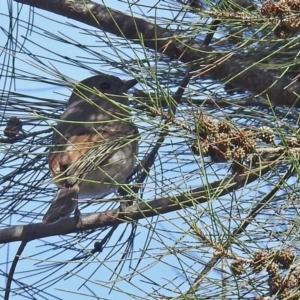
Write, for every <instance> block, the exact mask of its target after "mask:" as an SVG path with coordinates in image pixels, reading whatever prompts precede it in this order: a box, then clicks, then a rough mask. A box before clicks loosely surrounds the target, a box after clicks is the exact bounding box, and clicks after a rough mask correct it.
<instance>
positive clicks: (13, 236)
mask: <svg viewBox="0 0 300 300" xmlns="http://www.w3.org/2000/svg"><path fill="white" fill-rule="evenodd" d="M278 161H279V162H280V161H281V160H280V159H278V155H274V156H272V157H268V160H267V162H268V163H267V165H265V166H263V167H259V168H257V169H255V170H251V172H250V173H247V174H242V175H230V176H226V177H224V179H222V180H218V181H215V182H213V183H209V184H208V185H205V186H203V187H199V188H196V189H194V190H192V191H190V192H187V193H183V194H179V195H174V196H170V197H162V198H158V199H155V200H152V201H148V202H141V203H138V204H136V205H133V206H130V207H128V208H126V210H125V211H124V212H120V210H119V209H112V210H109V211H105V212H100V213H93V214H87V215H83V216H81V217H80V221H79V222H78V218H76V217H73V218H66V219H61V220H59V221H58V222H56V223H53V224H48V225H44V224H43V223H38V224H29V225H25V226H12V227H9V228H4V229H2V230H0V244H3V243H9V242H13V241H27V242H28V241H31V240H34V239H38V238H43V237H48V236H53V235H63V234H68V233H72V232H79V231H84V230H90V229H97V228H101V227H106V226H114V225H117V224H121V223H125V222H131V221H133V220H140V219H143V218H147V217H152V216H156V215H159V214H164V213H168V212H172V211H176V210H179V209H182V208H183V207H191V206H194V205H195V204H197V203H205V202H207V201H209V200H212V199H213V198H216V197H221V196H224V195H226V194H228V193H231V192H233V191H235V190H237V189H239V188H241V187H243V186H245V185H247V184H249V183H251V182H253V181H255V180H257V179H258V178H261V177H262V176H263V175H264V174H266V173H267V172H268V171H270V170H271V169H272V168H273V167H274V166H275V165H276V164H277V162H278ZM208 190H209V191H210V192H209V196H208V192H207V191H208ZM212 195H214V197H212Z"/></svg>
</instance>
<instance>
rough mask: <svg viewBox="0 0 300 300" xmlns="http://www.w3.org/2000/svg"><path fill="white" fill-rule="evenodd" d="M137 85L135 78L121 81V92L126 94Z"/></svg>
mask: <svg viewBox="0 0 300 300" xmlns="http://www.w3.org/2000/svg"><path fill="white" fill-rule="evenodd" d="M137 83H138V81H137V80H136V79H135V78H134V79H130V80H127V81H123V91H124V93H127V91H128V90H129V89H131V88H132V87H134V86H135V85H136V84H137Z"/></svg>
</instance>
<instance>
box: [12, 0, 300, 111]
mask: <svg viewBox="0 0 300 300" xmlns="http://www.w3.org/2000/svg"><path fill="white" fill-rule="evenodd" d="M15 1H16V2H19V3H23V4H28V5H30V6H32V7H37V8H40V9H44V10H47V11H49V12H53V13H56V14H58V15H62V16H65V17H67V18H71V19H73V20H77V21H79V22H82V23H85V24H88V25H91V26H94V27H97V28H100V29H102V30H104V31H106V32H110V33H112V34H115V35H117V36H121V37H124V38H126V39H128V40H132V41H134V42H137V43H139V42H140V36H142V37H143V38H142V40H143V44H144V45H145V46H146V47H148V48H151V49H154V50H155V51H158V52H161V53H164V54H165V55H168V56H169V57H171V58H173V59H179V60H181V61H183V62H194V61H196V60H201V65H202V66H203V63H204V64H205V65H206V66H207V71H206V72H205V73H206V74H208V75H210V76H212V77H213V78H214V79H218V80H221V81H223V82H226V81H229V79H230V83H231V84H233V85H235V86H237V87H239V88H241V89H243V90H248V91H251V92H252V93H253V94H254V95H262V96H263V97H265V98H267V99H269V100H270V101H271V102H272V104H274V105H288V106H292V105H295V106H297V107H300V101H297V100H298V96H297V95H296V94H300V83H299V81H296V82H294V83H293V84H292V85H290V86H289V84H290V83H291V81H290V79H289V77H288V76H284V77H282V78H279V79H278V78H276V77H275V76H274V75H272V74H271V73H270V72H268V71H266V70H263V69H260V68H258V67H256V66H253V65H252V63H251V62H250V63H248V62H245V59H243V57H242V56H241V55H237V54H232V55H229V56H228V57H227V58H224V57H223V58H222V56H223V55H221V54H220V55H215V56H212V55H211V52H212V49H211V48H209V47H205V46H203V44H202V43H201V42H199V43H197V42H194V41H192V40H190V39H188V38H186V37H185V36H184V34H182V35H180V32H174V31H171V30H168V29H165V28H162V27H160V26H157V25H155V24H151V23H149V22H147V21H145V20H143V19H140V18H135V17H133V16H129V15H126V14H124V13H122V12H119V11H116V10H113V9H110V8H108V7H105V6H103V5H100V4H97V3H94V2H92V1H78V0H51V1H49V0H15ZM203 61H204V62H203ZM199 68H200V63H199ZM287 86H288V88H286V87H287ZM266 89H267V90H266Z"/></svg>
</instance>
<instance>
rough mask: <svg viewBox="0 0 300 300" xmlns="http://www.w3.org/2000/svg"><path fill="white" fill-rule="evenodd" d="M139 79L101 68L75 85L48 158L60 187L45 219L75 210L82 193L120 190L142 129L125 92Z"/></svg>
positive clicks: (84, 195)
mask: <svg viewBox="0 0 300 300" xmlns="http://www.w3.org/2000/svg"><path fill="white" fill-rule="evenodd" d="M136 83H137V80H136V79H131V80H127V81H124V80H121V79H120V78H118V77H116V76H112V75H108V74H103V73H101V74H98V75H94V76H92V77H89V78H86V79H84V80H83V81H81V82H79V84H78V85H76V86H75V87H74V89H73V91H72V94H71V96H70V98H69V100H68V102H67V107H66V110H65V112H64V113H63V114H62V115H61V117H60V120H59V121H58V123H57V125H56V126H55V127H54V131H53V136H52V144H51V146H50V153H49V158H48V161H49V168H50V171H51V175H52V180H53V182H54V183H56V185H57V186H58V188H59V189H58V192H57V194H56V196H55V198H54V199H53V201H52V203H51V205H50V207H49V209H48V211H47V212H46V213H45V214H44V216H43V223H44V224H49V223H55V222H57V221H58V220H60V219H62V218H67V217H69V216H70V215H71V214H72V213H73V211H74V210H75V215H76V213H77V212H78V199H80V198H91V197H95V196H99V197H104V196H106V195H108V194H110V193H112V192H115V191H116V190H117V189H118V187H119V185H120V184H123V183H125V182H126V180H127V178H128V177H129V176H130V174H131V173H132V171H133V169H134V166H135V164H136V156H137V153H138V139H139V135H138V129H137V126H136V125H135V124H134V122H133V121H132V119H131V117H130V109H129V100H128V97H127V96H126V95H125V94H126V93H127V92H128V90H129V89H130V88H132V87H133V86H134V85H135V84H136Z"/></svg>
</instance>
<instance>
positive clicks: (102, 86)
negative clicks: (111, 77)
mask: <svg viewBox="0 0 300 300" xmlns="http://www.w3.org/2000/svg"><path fill="white" fill-rule="evenodd" d="M99 87H100V89H101V90H102V91H107V90H109V89H110V84H109V83H108V82H106V81H105V82H101V83H100V85H99Z"/></svg>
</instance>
